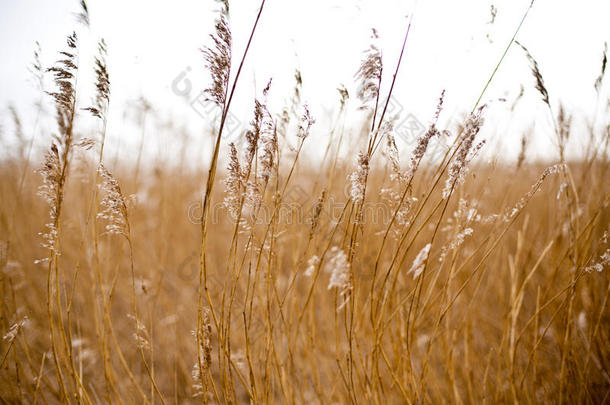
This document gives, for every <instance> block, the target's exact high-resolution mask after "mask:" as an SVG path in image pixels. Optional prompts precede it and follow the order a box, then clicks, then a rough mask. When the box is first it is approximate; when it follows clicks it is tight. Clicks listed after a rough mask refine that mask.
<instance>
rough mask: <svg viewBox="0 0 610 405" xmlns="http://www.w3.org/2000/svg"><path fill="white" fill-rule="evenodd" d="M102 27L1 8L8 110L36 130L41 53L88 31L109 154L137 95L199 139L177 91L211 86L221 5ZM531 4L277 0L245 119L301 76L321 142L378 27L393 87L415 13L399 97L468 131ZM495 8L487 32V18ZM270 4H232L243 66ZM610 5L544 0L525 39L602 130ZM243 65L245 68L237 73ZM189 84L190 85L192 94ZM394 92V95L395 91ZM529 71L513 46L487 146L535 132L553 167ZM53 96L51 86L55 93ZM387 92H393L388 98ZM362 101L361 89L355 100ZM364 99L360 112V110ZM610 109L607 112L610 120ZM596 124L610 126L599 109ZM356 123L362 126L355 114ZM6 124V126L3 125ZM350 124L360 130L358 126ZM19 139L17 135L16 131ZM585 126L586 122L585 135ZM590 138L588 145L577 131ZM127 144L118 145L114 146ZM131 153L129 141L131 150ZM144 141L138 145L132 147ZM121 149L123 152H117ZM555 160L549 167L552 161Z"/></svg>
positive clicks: (552, 89)
mask: <svg viewBox="0 0 610 405" xmlns="http://www.w3.org/2000/svg"><path fill="white" fill-rule="evenodd" d="M88 3H89V9H90V14H91V28H90V31H89V32H88V33H87V32H85V31H84V30H83V28H82V27H78V25H77V23H76V19H75V17H74V13H75V12H77V11H78V10H79V5H78V2H77V1H76V0H54V1H48V0H19V1H10V0H3V1H2V2H1V3H0V90H1V91H0V111H2V112H3V113H4V112H5V111H6V110H5V107H6V106H8V105H9V104H13V105H15V106H17V108H18V110H19V112H20V113H21V114H22V116H23V119H24V122H25V124H24V125H25V127H26V130H27V129H28V124H29V123H30V122H31V121H32V120H33V119H32V107H31V105H32V103H33V101H35V99H36V98H37V97H38V94H37V93H36V91H35V90H34V89H33V88H32V86H31V84H30V83H29V82H28V78H29V74H28V71H27V66H28V64H29V63H30V62H31V60H32V54H33V50H34V43H35V41H37V40H38V41H39V42H40V44H41V46H42V50H43V62H44V63H45V64H46V65H47V66H48V65H50V64H51V63H53V61H55V60H56V59H57V51H58V50H61V49H63V46H64V43H65V36H66V35H67V34H68V33H70V32H71V31H72V30H73V29H75V28H76V29H77V31H78V32H81V33H82V35H81V42H82V49H81V67H82V73H81V76H80V79H79V80H80V89H81V90H82V91H83V93H81V94H84V95H85V96H84V97H81V100H82V99H83V98H86V99H89V98H90V97H91V95H92V91H91V90H92V89H91V87H92V86H91V84H90V82H91V73H90V71H91V60H92V57H93V50H94V49H95V46H94V45H95V41H96V40H97V38H99V37H103V38H105V40H106V42H107V43H108V49H109V57H108V65H109V69H110V73H111V82H112V104H111V110H112V112H111V122H110V127H109V136H110V140H109V142H113V139H114V138H115V137H118V136H119V133H120V136H121V137H122V139H127V140H129V139H132V138H133V139H137V138H138V136H139V133H138V132H135V133H133V132H134V131H133V128H132V129H131V130H130V129H128V128H126V127H123V126H121V123H122V122H123V119H122V118H120V117H122V115H123V112H124V105H125V103H126V102H128V101H129V100H133V99H137V98H138V97H139V96H140V95H143V96H145V97H146V98H148V99H150V100H151V101H152V103H153V104H154V105H155V107H156V109H157V110H158V111H162V114H166V115H167V114H169V113H171V114H172V116H173V117H175V118H176V119H177V120H179V121H181V122H184V123H185V125H186V126H187V127H188V128H189V129H190V130H191V132H193V133H192V134H191V135H192V136H196V135H197V133H196V132H197V131H200V130H201V128H203V127H204V126H205V123H204V122H202V121H203V120H202V118H200V117H199V115H197V114H196V113H195V112H194V111H193V110H192V109H191V107H190V106H189V103H188V102H187V101H186V99H185V98H184V97H179V96H178V95H176V94H174V92H173V91H172V82H173V81H174V80H175V79H176V77H178V76H180V75H181V74H185V76H184V77H185V79H186V80H188V82H189V83H190V84H191V85H192V89H193V90H192V92H191V93H190V94H188V95H187V97H186V98H189V97H190V98H191V99H192V98H194V97H195V96H196V93H197V91H198V90H201V89H202V88H203V87H204V86H205V83H206V80H207V79H208V74H207V72H206V71H205V70H204V68H203V61H202V57H201V52H200V51H199V48H201V46H202V45H204V44H205V43H206V42H207V38H208V34H209V33H211V32H212V31H213V21H214V18H215V13H214V9H215V8H216V7H217V6H216V4H215V3H214V2H213V1H211V0H176V1H151V0H148V1H145V0H103V1H102V0H89V2H88ZM529 3H530V0H510V1H509V0H498V1H489V0H468V1H452V0H419V1H418V2H415V1H400V0H352V1H348V0H308V1H302V0H267V3H266V5H265V9H264V11H263V15H262V18H261V21H260V24H259V28H258V31H257V32H256V34H255V38H254V41H253V44H252V47H251V51H250V54H249V55H248V59H247V62H246V65H245V69H244V72H243V75H242V78H241V79H240V80H241V85H240V86H238V91H237V93H236V100H237V101H236V103H235V106H234V111H235V114H236V116H238V117H239V118H240V119H241V120H243V121H244V122H247V121H248V119H249V115H250V109H251V105H252V100H253V97H254V95H255V90H254V89H255V84H256V87H257V88H258V89H259V90H260V89H261V88H262V87H263V86H264V84H265V83H266V82H267V80H268V78H269V77H273V87H272V92H271V96H270V98H271V100H270V103H271V106H272V107H273V108H275V109H276V111H278V110H279V109H280V108H281V107H282V106H283V105H284V102H285V101H286V100H287V99H288V98H289V97H290V93H291V91H292V86H293V75H294V70H295V68H298V69H300V70H301V72H302V75H303V81H304V94H303V101H306V102H307V103H308V104H309V105H310V107H311V109H312V112H313V114H314V116H316V117H318V118H319V119H318V125H317V128H316V130H317V131H319V132H323V131H324V130H325V129H326V128H327V127H328V124H327V121H326V120H325V117H327V116H328V115H329V114H330V113H331V112H332V111H336V109H337V106H338V94H337V91H336V88H337V87H338V85H339V84H341V83H342V84H345V86H347V88H348V89H350V90H353V89H354V87H355V86H354V83H353V76H354V73H355V71H356V70H357V68H358V64H359V62H360V60H361V58H362V51H363V50H364V49H365V48H366V47H367V46H368V43H369V37H370V29H371V28H372V27H374V28H376V29H377V30H378V32H379V35H380V37H381V39H380V44H381V48H382V50H383V56H384V64H385V72H386V79H388V81H389V79H390V76H391V72H392V71H393V70H394V66H395V63H396V60H397V57H398V52H399V50H400V45H401V41H402V38H403V35H404V30H405V29H406V25H407V18H408V16H411V15H413V16H414V17H413V26H412V30H411V34H410V37H409V41H408V45H407V50H406V55H405V59H404V61H403V65H402V67H401V70H400V72H399V76H398V79H397V84H396V89H395V96H396V99H397V100H398V101H399V102H400V104H401V105H402V107H403V114H406V113H412V114H414V115H415V116H416V117H418V118H419V119H420V120H421V121H422V122H424V123H425V122H427V120H428V119H429V118H430V116H431V115H432V112H433V111H434V108H435V103H436V100H437V98H438V96H439V94H440V92H441V90H442V89H446V91H447V98H446V109H445V111H444V113H443V117H444V119H445V120H446V121H450V120H452V119H453V120H455V119H458V117H459V115H460V114H461V113H464V112H467V111H469V110H470V109H471V108H472V105H473V103H474V102H475V100H476V98H477V96H478V94H479V93H480V91H481V89H482V87H483V85H484V84H485V82H486V80H487V78H488V77H489V74H490V73H491V71H492V70H493V67H494V66H495V64H496V63H497V61H498V59H499V57H500V55H501V54H502V52H503V50H504V48H505V46H506V44H507V43H508V40H509V39H510V37H511V36H512V34H513V32H514V30H515V28H516V26H517V24H518V23H519V21H520V19H521V16H522V15H523V13H524V11H525V10H526V9H527V7H528V5H529ZM492 4H493V5H494V6H495V7H496V8H497V16H496V19H495V22H494V24H489V21H490V18H491V14H490V7H491V5H492ZM258 6H259V2H258V1H255V0H235V1H232V2H231V27H232V30H233V40H234V55H235V59H238V57H239V56H240V55H241V52H242V50H243V47H244V45H245V43H246V41H247V36H248V35H249V31H250V28H251V26H252V23H253V21H254V17H255V15H256V12H257V9H258ZM609 15H610V2H608V1H601V0H597V1H595V0H584V1H580V2H574V1H567V0H536V2H535V3H534V6H533V8H532V10H531V12H530V14H529V16H528V19H527V20H526V22H525V24H524V26H523V28H522V29H521V32H520V33H519V35H518V38H517V39H518V40H519V41H520V42H521V43H523V44H524V45H525V46H527V47H528V48H529V50H530V52H531V53H532V54H533V55H534V57H535V58H536V59H537V60H538V63H539V65H540V69H541V71H542V74H543V76H544V80H545V83H546V85H547V88H548V90H549V93H550V96H551V101H552V103H553V105H554V108H557V107H556V106H557V105H558V102H559V101H561V102H562V103H564V104H565V105H566V106H567V107H568V110H570V111H572V112H574V113H575V114H576V115H577V117H580V118H578V119H580V120H581V121H582V119H583V118H584V117H589V118H591V117H592V116H593V112H594V110H595V106H596V105H598V106H599V105H601V106H605V105H606V104H607V100H608V94H609V91H608V88H609V87H610V86H608V80H610V79H608V78H606V80H605V83H604V87H603V91H602V96H601V99H600V101H599V103H598V104H596V94H595V92H594V89H593V82H594V80H595V78H596V77H597V75H598V74H599V71H600V66H601V57H602V50H603V46H604V41H610V24H608V16H609ZM235 64H237V63H236V62H235ZM181 83H182V82H181ZM388 84H389V83H387V81H386V82H385V83H384V87H385V89H386V90H387V88H388ZM521 84H523V85H524V87H525V89H526V91H525V96H524V98H523V100H522V102H521V104H520V107H519V108H518V109H517V110H516V111H515V112H514V114H512V115H511V114H510V113H509V112H508V111H507V110H508V108H509V107H510V102H511V101H512V100H513V99H514V97H516V95H517V94H518V93H519V90H520V85H521ZM534 84H535V83H534V80H533V78H532V76H531V71H530V68H529V63H528V61H527V60H526V58H525V56H524V54H523V52H522V51H521V49H519V48H518V47H516V46H513V48H511V50H510V52H509V54H508V56H507V58H506V60H505V62H504V64H503V65H502V66H501V67H500V70H499V72H498V73H497V76H496V78H495V79H494V81H493V83H492V85H491V87H490V89H489V91H488V93H487V95H486V97H485V99H484V100H487V99H492V98H497V97H506V98H508V100H509V102H508V103H506V104H507V105H506V106H497V107H495V108H494V109H492V111H490V115H489V116H490V120H489V121H488V123H489V128H490V130H489V131H488V133H487V136H488V137H490V139H491V141H492V142H490V143H491V144H492V145H495V146H496V147H497V145H505V146H506V148H505V149H504V150H505V151H508V152H507V153H508V154H509V155H510V156H512V155H514V154H516V145H517V144H518V143H519V140H520V137H521V134H522V132H523V131H524V130H525V129H526V128H528V127H529V126H532V125H535V126H534V128H535V131H534V132H535V133H536V134H537V135H536V136H537V138H536V140H535V141H534V143H533V144H534V145H536V147H535V149H537V151H531V152H530V153H531V154H530V156H533V157H534V156H539V157H548V156H549V155H548V153H550V152H549V151H552V149H551V148H550V147H549V145H552V143H551V140H550V137H551V135H550V132H549V129H550V126H551V122H550V119H549V115H548V111H547V110H546V109H545V106H544V105H543V104H542V103H541V101H540V98H539V95H538V94H537V92H536V91H535V89H534ZM47 85H49V86H50V83H47ZM382 92H384V90H382ZM352 93H353V91H352ZM356 104H357V103H356V102H355V101H354V102H353V105H354V107H357V105H356ZM606 111H607V110H606ZM599 112H600V114H602V116H601V118H600V117H599V115H600V114H598V118H597V122H598V124H599V125H603V123H604V120H605V122H606V124H607V121H608V117H607V114H606V116H604V115H603V110H602V108H601V107H599ZM353 114H354V115H353V117H354V119H356V118H358V117H359V116H358V115H357V114H356V113H353ZM2 115H6V114H2ZM348 120H349V118H348ZM4 122H5V125H4V126H5V128H7V129H8V127H9V125H10V124H6V119H4ZM576 127H578V124H576ZM579 135H580V136H584V133H580V134H579ZM115 141H116V140H115ZM127 143H130V141H127ZM132 143H133V142H132ZM115 144H116V142H115ZM551 156H552V155H551Z"/></svg>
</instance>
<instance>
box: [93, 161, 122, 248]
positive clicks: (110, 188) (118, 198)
mask: <svg viewBox="0 0 610 405" xmlns="http://www.w3.org/2000/svg"><path fill="white" fill-rule="evenodd" d="M98 173H99V175H100V178H101V180H102V182H101V183H100V184H99V185H98V187H99V188H100V189H101V190H102V192H103V193H104V198H103V199H102V201H101V202H100V206H101V207H102V208H103V209H102V211H101V212H99V213H98V214H97V216H98V218H102V219H105V220H106V221H107V222H108V224H107V225H106V232H107V233H109V234H115V235H123V236H127V235H128V231H129V229H128V224H129V223H128V220H127V201H126V199H125V197H123V193H122V192H121V187H120V186H119V182H118V181H117V180H116V179H115V178H114V176H113V175H112V173H110V172H109V171H108V170H107V169H106V168H105V167H104V165H103V164H100V166H99V168H98Z"/></svg>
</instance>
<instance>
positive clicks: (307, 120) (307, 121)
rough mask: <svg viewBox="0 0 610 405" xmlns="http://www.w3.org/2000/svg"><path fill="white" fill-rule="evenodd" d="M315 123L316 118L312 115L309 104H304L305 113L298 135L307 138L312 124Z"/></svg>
mask: <svg viewBox="0 0 610 405" xmlns="http://www.w3.org/2000/svg"><path fill="white" fill-rule="evenodd" d="M315 123H316V120H315V119H314V118H313V117H312V116H311V113H310V112H309V107H308V106H307V104H305V105H303V115H302V116H301V122H300V123H299V129H298V131H297V136H298V137H299V138H301V139H302V140H305V139H306V138H307V137H308V136H309V131H310V130H311V127H312V125H313V124H315Z"/></svg>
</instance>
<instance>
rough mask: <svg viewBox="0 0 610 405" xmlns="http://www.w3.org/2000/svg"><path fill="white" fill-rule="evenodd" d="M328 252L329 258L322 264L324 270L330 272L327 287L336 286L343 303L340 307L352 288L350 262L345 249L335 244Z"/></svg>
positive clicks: (346, 299)
mask: <svg viewBox="0 0 610 405" xmlns="http://www.w3.org/2000/svg"><path fill="white" fill-rule="evenodd" d="M328 254H329V256H330V259H329V260H328V261H327V262H326V265H325V266H324V270H325V271H326V272H327V273H329V274H330V281H329V283H328V289H329V290H330V289H332V288H335V287H336V288H337V290H338V292H339V295H340V296H341V297H342V298H343V303H342V304H341V305H340V306H339V309H341V308H343V306H344V305H345V304H346V303H347V301H348V300H349V293H350V292H351V290H352V289H353V286H352V281H351V276H350V264H349V261H348V260H347V254H345V251H343V249H341V248H339V247H337V246H333V247H332V248H331V249H330V251H329V252H328Z"/></svg>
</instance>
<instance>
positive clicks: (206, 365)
mask: <svg viewBox="0 0 610 405" xmlns="http://www.w3.org/2000/svg"><path fill="white" fill-rule="evenodd" d="M202 312H203V313H202V322H201V326H200V327H199V328H198V330H197V340H198V341H199V350H200V353H201V366H200V364H199V363H200V361H196V362H195V365H194V366H193V370H192V372H191V376H192V378H193V391H194V393H193V397H198V396H202V395H204V394H205V391H206V387H205V386H204V381H205V373H207V372H208V371H209V370H210V366H211V364H212V323H211V322H210V310H209V308H204V309H203V311H202ZM193 332H194V331H193Z"/></svg>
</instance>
